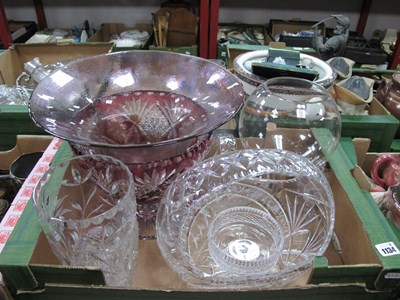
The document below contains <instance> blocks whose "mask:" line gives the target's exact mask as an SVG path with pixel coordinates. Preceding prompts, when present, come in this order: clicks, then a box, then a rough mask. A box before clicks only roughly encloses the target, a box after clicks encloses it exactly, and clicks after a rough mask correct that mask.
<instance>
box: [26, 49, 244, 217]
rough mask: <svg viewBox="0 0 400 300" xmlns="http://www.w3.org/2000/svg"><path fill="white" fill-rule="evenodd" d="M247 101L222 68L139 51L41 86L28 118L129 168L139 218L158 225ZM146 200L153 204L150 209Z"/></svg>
mask: <svg viewBox="0 0 400 300" xmlns="http://www.w3.org/2000/svg"><path fill="white" fill-rule="evenodd" d="M243 100H244V93H243V89H242V86H241V85H240V82H239V81H238V79H237V78H236V76H234V75H233V74H232V73H230V72H229V71H228V70H226V69H225V68H223V67H221V66H219V65H218V64H216V63H213V62H211V61H209V60H206V59H202V58H199V57H195V56H189V55H184V54H178V53H172V52H165V51H152V50H150V51H140V50H137V51H136V50H135V51H125V52H114V53H108V54H102V55H98V56H93V57H89V58H84V59H79V60H76V61H73V62H70V63H68V64H66V65H65V66H64V67H61V68H59V69H57V70H56V71H54V72H53V73H51V74H50V75H49V76H48V77H46V78H45V79H44V80H42V81H41V82H40V83H39V84H38V85H37V87H36V88H35V90H34V92H33V94H32V97H31V99H30V102H29V112H30V115H31V117H32V119H33V120H34V122H35V123H36V124H37V125H38V126H40V127H41V128H43V129H44V130H45V131H47V132H48V133H50V134H52V135H54V136H57V137H59V138H62V139H64V140H67V141H68V142H69V143H70V145H71V146H72V148H73V149H74V151H75V152H76V153H78V154H103V155H109V156H113V157H116V158H118V159H120V160H121V161H123V162H124V163H125V164H126V165H128V167H129V168H130V170H131V171H132V173H133V174H134V179H135V183H136V197H137V201H138V212H139V216H141V215H142V219H143V218H144V219H146V218H150V219H152V218H153V217H155V211H156V207H157V201H158V199H159V198H160V196H161V195H162V191H163V189H164V188H165V186H167V185H168V183H169V182H170V181H171V180H172V179H173V177H174V176H176V174H178V173H180V172H182V171H183V170H185V169H186V168H188V167H190V166H192V164H193V163H194V162H196V161H198V160H201V159H202V158H203V156H204V155H205V153H207V149H208V146H209V141H210V135H211V132H212V131H213V130H214V129H215V128H217V127H219V126H221V125H222V124H224V123H225V122H227V121H228V120H229V119H230V118H232V117H233V116H234V115H235V114H236V113H237V112H238V110H239V109H240V107H241V106H242V104H243ZM143 201H147V202H148V203H151V204H150V205H148V206H146V207H144V206H143V205H141V204H142V203H143Z"/></svg>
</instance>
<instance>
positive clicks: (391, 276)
mask: <svg viewBox="0 0 400 300" xmlns="http://www.w3.org/2000/svg"><path fill="white" fill-rule="evenodd" d="M385 279H400V273H387V274H385Z"/></svg>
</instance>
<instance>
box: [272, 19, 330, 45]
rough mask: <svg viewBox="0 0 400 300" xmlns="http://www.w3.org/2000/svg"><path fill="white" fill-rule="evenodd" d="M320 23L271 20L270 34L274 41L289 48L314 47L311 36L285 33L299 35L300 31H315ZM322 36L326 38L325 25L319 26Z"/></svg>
mask: <svg viewBox="0 0 400 300" xmlns="http://www.w3.org/2000/svg"><path fill="white" fill-rule="evenodd" d="M316 23H318V21H304V20H277V19H271V20H270V21H269V25H268V33H269V35H270V36H271V38H272V39H273V40H276V37H277V36H279V39H278V40H276V41H279V42H284V43H286V45H287V46H288V47H312V37H310V36H290V35H285V34H284V33H292V34H297V33H298V32H300V31H314V29H313V28H312V26H313V25H315V24H316ZM318 30H320V34H321V36H323V37H324V36H325V24H324V23H321V24H319V25H318Z"/></svg>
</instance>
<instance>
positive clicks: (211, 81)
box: [28, 50, 245, 148]
mask: <svg viewBox="0 0 400 300" xmlns="http://www.w3.org/2000/svg"><path fill="white" fill-rule="evenodd" d="M105 58H106V59H107V58H109V59H108V61H106V62H108V63H109V65H110V66H111V67H112V65H111V61H113V62H114V63H115V62H121V61H123V62H125V60H128V61H132V62H134V63H135V64H137V65H130V67H131V68H132V70H133V67H135V68H136V69H135V70H137V69H138V66H140V65H141V66H142V67H148V66H149V65H150V64H151V63H153V65H154V68H157V67H160V64H163V67H165V68H166V69H167V67H168V68H171V66H172V67H173V70H174V71H176V72H169V73H168V72H167V74H166V75H168V77H167V76H165V77H163V79H164V80H167V79H168V78H171V77H173V78H175V79H176V78H177V77H178V76H179V75H181V78H182V80H181V81H182V82H184V81H185V84H186V90H185V93H181V92H182V90H181V89H180V87H179V86H178V88H176V87H175V89H174V88H169V87H168V88H167V85H165V86H161V85H158V86H154V91H160V92H174V93H177V94H180V95H183V96H185V97H188V98H189V99H193V98H195V97H196V98H199V95H200V96H201V95H202V98H200V99H198V100H196V103H197V104H198V105H200V106H201V107H202V108H203V109H205V110H206V112H207V113H210V114H207V122H204V123H205V126H200V128H199V129H198V130H197V131H196V130H194V132H191V133H189V134H187V135H184V136H180V137H177V138H173V139H168V140H164V141H160V142H154V143H143V144H135V143H129V144H113V143H106V142H97V141H94V140H89V139H83V138H79V137H74V136H72V134H71V132H69V134H62V133H60V132H58V131H57V130H52V129H50V128H49V127H51V121H48V120H47V118H46V117H45V116H44V113H43V112H40V109H42V110H43V111H46V112H47V111H49V110H50V108H49V107H46V106H43V105H42V106H40V104H39V101H40V100H39V96H38V95H39V94H40V97H43V95H44V97H47V98H49V97H51V98H53V99H55V100H54V101H58V102H60V101H65V98H66V96H65V95H68V94H72V93H78V92H79V91H84V89H83V87H81V88H80V89H78V92H77V89H70V90H68V89H67V88H65V87H60V88H57V87H56V86H55V84H52V83H51V75H53V74H54V73H56V72H58V71H62V72H64V73H66V74H67V75H68V76H71V77H72V79H76V81H81V82H82V81H84V82H90V81H94V80H95V79H96V78H93V77H94V76H95V75H96V76H97V79H99V78H102V79H105V78H106V74H107V72H106V71H105V70H107V69H106V66H104V64H100V63H99V62H101V63H104V61H103V60H104V59H105ZM93 65H95V66H97V65H101V66H102V69H99V70H97V71H98V72H96V73H95V74H92V75H93V76H92V77H91V76H88V75H90V74H80V73H84V72H80V73H79V72H77V71H76V69H77V68H80V69H81V70H85V72H86V69H85V66H86V68H89V67H90V66H93ZM96 68H97V67H95V69H96ZM182 70H186V73H185V74H182ZM117 71H119V72H120V71H121V70H117ZM178 71H179V72H178ZM113 72H116V71H115V70H113ZM160 72H161V71H160V69H154V70H153V71H152V72H151V71H150V70H146V74H145V75H143V76H137V77H136V78H135V79H137V80H136V81H140V80H142V79H141V77H142V78H144V77H146V76H147V78H149V76H151V78H153V77H154V78H155V79H156V78H158V79H159V78H160V74H159V73H160ZM149 74H151V75H149ZM194 75H195V76H194ZM142 81H143V80H142ZM147 81H149V79H147ZM153 81H154V82H157V80H153ZM187 81H190V83H192V85H188V84H187V83H186V82H187ZM182 82H178V83H182ZM67 85H68V84H67ZM75 85H77V84H75ZM81 85H82V83H81ZM198 86H200V87H202V88H204V90H201V91H199V87H198ZM158 87H162V88H163V89H159V88H158ZM192 89H194V90H195V91H194V92H197V94H193V95H191V94H188V90H192ZM147 90H151V89H149V88H143V89H142V88H140V86H139V85H138V84H136V83H134V85H132V87H131V89H130V90H128V89H127V88H126V87H124V88H121V91H120V92H121V93H123V92H127V91H130V92H135V91H147ZM200 92H201V93H200ZM112 94H115V92H114V93H109V94H107V96H110V95H112ZM208 94H211V95H212V96H209V95H208ZM244 97H245V95H244V91H243V88H242V85H241V83H240V81H239V80H238V78H237V77H236V76H235V75H234V74H233V73H231V72H230V71H228V70H227V69H225V68H224V67H222V66H221V65H219V64H217V63H214V62H212V61H210V60H206V59H203V58H201V57H196V56H191V55H186V54H182V53H174V52H167V51H156V50H133V51H119V52H112V53H106V54H100V55H95V56H91V57H86V58H80V59H77V60H74V61H72V62H69V63H68V64H66V65H64V66H62V67H61V68H58V69H57V70H55V71H54V72H53V73H51V74H50V75H49V76H48V77H47V78H45V79H44V80H42V81H41V82H40V83H39V84H38V85H37V87H36V88H35V90H34V91H33V93H32V97H31V98H30V100H29V103H28V111H29V115H30V117H31V119H32V120H33V122H34V123H35V124H36V125H37V126H38V127H40V128H42V129H43V130H44V131H45V132H47V133H49V134H51V135H53V136H55V137H58V138H61V139H64V140H67V141H70V142H73V143H75V144H80V145H87V146H95V147H103V148H148V147H157V146H161V145H169V144H174V143H176V142H180V141H186V140H190V139H194V138H197V137H199V136H201V135H204V134H207V133H209V132H212V131H213V130H214V129H216V128H218V127H220V126H221V125H223V124H224V123H226V122H228V121H229V120H230V119H231V118H233V117H234V116H235V115H236V114H237V112H238V111H239V110H240V108H241V107H242V105H243V103H244ZM93 98H95V97H94V96H93ZM69 100H70V99H69ZM70 102H71V101H70ZM221 103H222V104H223V105H221ZM71 105H72V104H71ZM85 107H86V106H85ZM83 108H84V107H82V108H81V110H82V109H83ZM218 108H220V109H218ZM39 113H42V114H43V116H41V117H40V116H38V115H39ZM59 113H60V112H59ZM49 114H50V112H49ZM52 121H53V123H54V122H55V123H57V122H58V121H57V119H52ZM46 122H47V123H46ZM53 125H54V124H53ZM65 127H66V126H65ZM70 127H71V126H70Z"/></svg>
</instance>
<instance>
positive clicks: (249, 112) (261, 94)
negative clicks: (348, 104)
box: [238, 77, 342, 169]
mask: <svg viewBox="0 0 400 300" xmlns="http://www.w3.org/2000/svg"><path fill="white" fill-rule="evenodd" d="M238 123H239V124H238V131H239V136H240V138H242V139H243V144H244V145H245V147H247V148H272V149H281V150H289V151H293V152H295V153H298V154H300V155H302V156H304V157H306V158H307V159H309V160H310V161H312V162H313V163H314V164H316V165H317V166H318V167H320V168H322V169H323V168H324V167H325V165H326V161H327V156H328V155H329V154H330V153H332V151H333V150H335V149H336V147H337V145H338V143H339V139H340V135H341V127H342V126H341V118H340V113H339V110H338V107H337V105H336V102H335V101H334V100H333V98H332V96H331V95H330V94H329V92H328V91H327V90H326V89H325V88H324V87H322V86H320V85H319V84H316V83H315V82H312V81H309V80H305V79H300V78H294V77H277V78H273V79H269V80H267V81H266V82H265V83H263V84H262V85H260V86H259V87H258V88H257V89H256V90H255V91H254V92H253V93H252V94H251V95H249V96H248V97H247V99H246V101H245V104H244V106H243V108H242V110H241V111H240V116H239V122H238Z"/></svg>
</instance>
